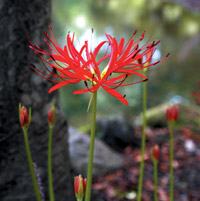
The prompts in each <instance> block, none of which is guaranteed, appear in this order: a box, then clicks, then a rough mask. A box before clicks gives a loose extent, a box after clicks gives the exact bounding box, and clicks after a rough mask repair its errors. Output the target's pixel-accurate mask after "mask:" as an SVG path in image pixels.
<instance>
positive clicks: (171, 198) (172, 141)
mask: <svg viewBox="0 0 200 201" xmlns="http://www.w3.org/2000/svg"><path fill="white" fill-rule="evenodd" d="M169 131H170V201H173V200H174V169H173V161H174V137H173V125H170V124H169Z"/></svg>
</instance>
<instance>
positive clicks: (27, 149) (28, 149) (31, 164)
mask: <svg viewBox="0 0 200 201" xmlns="http://www.w3.org/2000/svg"><path fill="white" fill-rule="evenodd" d="M22 129H23V133H24V141H25V147H26V154H27V158H28V164H29V169H30V174H31V179H32V183H33V187H34V190H35V196H36V198H37V201H42V199H41V197H40V190H39V187H38V184H37V179H36V176H35V170H34V167H33V160H32V156H31V150H30V145H29V140H28V133H27V128H22Z"/></svg>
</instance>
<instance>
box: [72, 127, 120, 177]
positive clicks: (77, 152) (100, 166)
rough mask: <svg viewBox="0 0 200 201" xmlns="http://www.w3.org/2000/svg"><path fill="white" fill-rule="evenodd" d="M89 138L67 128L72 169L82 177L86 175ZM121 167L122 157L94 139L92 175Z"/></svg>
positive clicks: (73, 129)
mask: <svg viewBox="0 0 200 201" xmlns="http://www.w3.org/2000/svg"><path fill="white" fill-rule="evenodd" d="M89 144H90V137H89V136H88V135H87V134H84V133H80V132H79V131H78V130H76V129H75V128H73V127H70V128H69V152H70V159H71V165H72V168H73V169H74V170H75V172H77V173H78V174H82V175H83V176H84V177H86V175H87V166H88V156H89ZM122 166H123V161H122V156H121V155H120V154H118V153H116V152H115V151H113V150H112V149H111V148H109V147H108V146H107V145H105V144H104V143H103V142H101V141H100V140H99V139H95V150H94V164H93V175H94V176H99V175H103V174H105V173H107V172H108V171H111V170H114V169H117V168H120V167H122Z"/></svg>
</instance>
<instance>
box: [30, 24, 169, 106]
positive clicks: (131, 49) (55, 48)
mask: <svg viewBox="0 0 200 201" xmlns="http://www.w3.org/2000/svg"><path fill="white" fill-rule="evenodd" d="M49 27H50V26H49ZM50 32H51V35H52V38H53V39H51V38H50V37H49V35H48V34H47V33H46V32H45V35H46V38H47V39H46V38H45V39H44V41H45V43H46V44H47V45H48V47H49V51H45V50H43V49H41V48H40V47H38V46H37V45H34V44H33V43H31V42H30V43H31V45H30V48H31V49H33V50H34V52H35V53H36V54H37V55H38V56H39V57H40V59H41V61H42V63H43V65H44V66H45V68H46V69H47V71H48V73H45V72H41V71H40V70H39V69H37V68H36V67H35V66H34V65H32V66H33V67H32V70H33V71H34V72H36V73H37V74H39V75H40V76H42V77H44V78H46V79H48V80H50V81H53V82H56V83H57V84H56V85H54V86H53V87H51V88H50V90H49V93H50V92H52V91H54V90H56V89H58V88H60V87H62V86H64V85H68V84H74V83H78V82H80V81H84V83H85V85H86V88H85V89H81V90H78V91H74V94H81V93H86V92H92V93H94V92H96V91H97V90H98V89H99V88H100V87H102V88H103V89H104V90H105V91H107V92H108V93H110V94H111V95H113V96H115V97H116V98H117V99H119V100H120V101H121V102H123V103H124V104H125V105H127V104H128V102H127V100H126V99H125V96H122V95H121V94H120V93H119V92H117V91H116V90H115V89H116V88H118V87H120V86H127V85H133V84H136V83H139V82H143V81H146V80H147V78H146V77H145V76H144V75H142V74H141V73H139V72H137V71H138V70H141V69H144V68H148V67H150V66H152V65H156V64H158V63H160V62H161V61H163V60H164V59H165V58H166V57H167V56H168V55H169V54H167V55H166V57H165V58H164V59H162V60H161V61H157V62H155V63H150V60H151V58H152V55H153V53H154V51H155V47H156V45H157V44H158V43H159V41H158V42H155V41H153V42H152V43H150V42H149V41H148V42H147V43H146V44H144V45H142V46H141V47H139V43H140V41H142V40H143V38H144V34H145V32H144V33H143V34H142V36H141V38H140V39H139V40H137V41H134V39H133V36H134V35H135V34H136V32H137V31H135V33H134V34H133V35H132V37H131V38H130V39H129V41H128V42H127V43H126V44H125V39H124V38H122V39H121V40H120V42H119V43H118V42H117V40H116V39H115V37H112V36H110V35H109V34H105V35H106V38H107V40H105V41H102V42H101V43H100V44H99V45H98V46H97V47H96V48H95V49H94V51H92V50H91V48H90V47H89V45H88V41H85V43H84V45H82V47H81V48H80V50H77V49H76V47H75V46H74V38H75V34H74V33H73V34H72V36H71V34H70V33H68V35H67V44H66V45H65V46H64V48H61V47H60V45H59V44H58V42H57V41H56V39H55V37H54V35H53V33H52V29H51V27H50ZM105 45H107V51H106V53H105V55H104V56H103V57H102V58H100V59H99V60H98V59H97V56H98V53H99V51H100V50H101V49H102V47H103V46H105ZM41 54H43V55H47V56H48V57H49V58H48V60H45V59H44V58H42V57H41ZM149 55H150V56H149ZM143 57H145V58H146V60H145V61H143V60H144V59H142V58H143ZM138 60H141V61H143V62H140V63H138V62H137V61H138ZM105 62H107V65H106V67H105V68H104V69H103V70H102V72H100V66H102V65H103V63H105ZM49 67H50V68H52V70H53V71H52V70H49ZM119 73H120V74H119ZM131 75H137V76H139V77H141V78H142V80H141V81H138V82H131V83H124V81H125V80H126V79H127V78H128V77H129V76H131ZM52 78H60V80H54V79H52Z"/></svg>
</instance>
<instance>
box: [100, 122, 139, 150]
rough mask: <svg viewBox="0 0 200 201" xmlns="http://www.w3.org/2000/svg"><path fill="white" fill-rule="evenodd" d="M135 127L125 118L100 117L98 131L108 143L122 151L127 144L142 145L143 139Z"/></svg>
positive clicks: (101, 137)
mask: <svg viewBox="0 0 200 201" xmlns="http://www.w3.org/2000/svg"><path fill="white" fill-rule="evenodd" d="M134 131H135V129H134V127H133V126H132V124H130V123H129V122H127V121H125V120H123V119H98V120H97V132H98V134H99V137H100V139H102V140H103V141H104V142H105V143H106V144H107V145H109V146H110V147H112V148H113V149H115V150H116V151H119V152H122V151H124V149H125V148H126V147H127V146H132V147H140V144H141V140H140V138H139V137H137V136H136V135H135V134H134Z"/></svg>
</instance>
